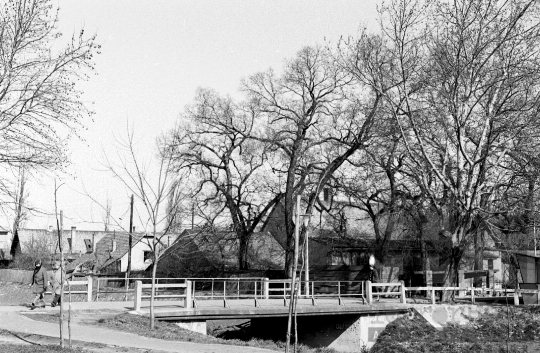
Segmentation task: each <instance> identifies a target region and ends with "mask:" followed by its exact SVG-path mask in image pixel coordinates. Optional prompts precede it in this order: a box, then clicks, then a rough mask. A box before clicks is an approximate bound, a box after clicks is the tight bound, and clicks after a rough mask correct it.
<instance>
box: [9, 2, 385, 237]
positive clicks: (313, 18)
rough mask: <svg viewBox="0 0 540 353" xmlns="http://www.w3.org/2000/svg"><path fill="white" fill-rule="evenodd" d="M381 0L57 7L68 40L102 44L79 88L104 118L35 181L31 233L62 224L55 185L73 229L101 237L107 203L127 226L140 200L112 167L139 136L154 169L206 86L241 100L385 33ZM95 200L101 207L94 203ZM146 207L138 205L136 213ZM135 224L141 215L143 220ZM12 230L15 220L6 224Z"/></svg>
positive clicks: (92, 122)
mask: <svg viewBox="0 0 540 353" xmlns="http://www.w3.org/2000/svg"><path fill="white" fill-rule="evenodd" d="M378 3H380V1H379V0H356V1H340V0H332V1H330V0H327V1H318V0H310V1H281V0H280V1H263V0H243V1H230V0H227V1H218V0H206V1H204V0H203V1H201V0H197V1H195V0H193V1H183V0H157V1H156V0H153V1H148V0H147V1H134V0H114V1H112V0H76V1H75V0H55V4H58V5H59V7H60V12H59V16H60V23H59V26H60V30H61V31H62V32H63V34H64V37H63V39H61V40H68V39H69V38H70V37H71V35H72V34H73V33H79V31H80V30H81V28H84V30H85V33H86V34H88V35H91V34H97V39H96V41H97V43H99V44H100V45H101V50H100V52H101V53H100V54H99V55H97V56H96V57H95V68H96V69H95V72H94V73H92V74H91V76H90V79H89V80H88V82H84V83H83V84H81V85H80V86H79V88H80V89H81V90H82V91H83V96H82V99H83V101H84V102H86V103H87V104H88V106H89V107H90V108H91V109H92V110H93V111H94V112H95V114H94V115H93V116H92V118H91V119H87V120H85V121H83V125H84V128H83V129H81V130H80V131H79V135H80V139H72V140H71V142H70V144H69V154H70V159H71V164H70V165H69V166H68V167H67V168H66V169H65V170H64V171H62V172H56V173H50V172H48V173H35V177H34V178H33V180H32V181H31V183H30V185H29V195H30V196H29V202H30V205H31V206H33V207H36V208H38V209H40V210H42V211H43V213H42V214H35V215H32V216H30V218H29V220H28V221H27V222H26V224H25V227H27V228H47V227H48V226H49V225H52V226H55V224H56V223H55V222H56V221H55V218H54V216H53V214H54V189H55V187H54V185H55V184H54V183H55V180H56V184H57V185H61V186H60V187H59V188H58V192H57V205H58V209H59V210H63V214H64V228H70V227H72V226H75V227H77V229H81V230H102V229H103V223H102V218H103V214H104V211H103V209H102V207H103V205H105V204H106V202H107V199H110V200H111V203H112V214H113V216H114V218H115V219H117V220H118V222H119V224H120V225H121V226H123V227H125V228H128V227H129V226H128V222H129V221H128V219H129V214H128V211H129V197H130V195H131V193H130V192H129V190H127V188H125V186H124V185H123V184H122V183H120V182H118V181H117V180H115V179H114V178H113V176H112V174H111V173H108V172H107V171H106V170H105V168H104V163H105V160H106V159H105V158H106V156H107V157H108V158H109V159H111V160H114V159H115V158H116V156H117V155H118V154H119V153H122V152H121V151H120V152H119V150H118V146H119V142H118V141H120V140H122V139H124V138H125V136H126V133H127V129H128V127H130V128H132V129H133V131H134V133H135V137H136V140H137V146H138V148H139V149H138V151H139V153H140V154H141V158H143V159H144V160H147V161H150V159H151V158H152V156H153V153H155V140H156V138H157V137H158V136H160V135H161V134H163V133H166V132H167V131H168V130H170V129H172V128H174V126H175V121H176V120H177V119H178V117H179V115H180V114H181V113H182V112H183V111H184V109H185V106H186V105H187V104H190V103H191V102H192V101H193V98H194V95H195V91H196V89H197V88H199V87H209V88H213V89H215V90H217V91H218V92H220V93H221V94H224V95H231V96H233V97H239V92H238V89H239V87H240V82H241V79H242V78H244V77H248V76H250V75H252V74H255V73H257V72H260V71H265V70H268V69H270V68H273V69H274V70H277V71H279V70H280V69H281V68H282V67H283V63H284V62H285V60H287V59H291V58H293V57H294V55H295V54H296V53H297V52H298V51H299V50H300V49H301V48H302V47H304V46H306V45H315V44H321V45H325V43H335V42H336V41H337V40H338V39H339V38H340V37H341V36H344V37H347V36H349V35H352V36H355V35H356V34H357V33H358V31H359V30H360V29H361V28H363V27H368V28H370V27H373V26H375V25H376V16H377V13H376V5H377V4H378ZM88 195H91V198H92V199H94V200H95V201H92V199H91V198H90V197H88ZM141 209H142V206H140V205H137V201H136V202H135V210H136V213H137V212H138V213H141V212H142V211H141ZM135 218H136V221H135V225H136V226H138V227H139V229H140V227H141V226H142V225H140V224H139V225H138V224H137V216H135ZM9 225H10V223H9V221H7V224H6V226H8V227H9Z"/></svg>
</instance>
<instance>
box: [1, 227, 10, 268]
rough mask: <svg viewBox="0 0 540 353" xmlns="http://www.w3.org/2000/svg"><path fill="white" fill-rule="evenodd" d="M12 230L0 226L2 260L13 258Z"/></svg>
mask: <svg viewBox="0 0 540 353" xmlns="http://www.w3.org/2000/svg"><path fill="white" fill-rule="evenodd" d="M11 237H12V234H11V231H10V230H7V229H5V228H2V227H0V262H7V261H9V260H11V258H12V256H11Z"/></svg>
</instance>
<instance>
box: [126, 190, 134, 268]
mask: <svg viewBox="0 0 540 353" xmlns="http://www.w3.org/2000/svg"><path fill="white" fill-rule="evenodd" d="M132 232H133V194H131V202H130V203H129V251H128V266H127V274H128V278H130V275H131V247H132V245H133V234H132Z"/></svg>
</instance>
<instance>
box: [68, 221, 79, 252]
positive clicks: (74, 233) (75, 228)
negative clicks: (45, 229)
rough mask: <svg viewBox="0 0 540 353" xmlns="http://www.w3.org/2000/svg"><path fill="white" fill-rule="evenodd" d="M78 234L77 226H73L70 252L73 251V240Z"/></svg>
mask: <svg viewBox="0 0 540 353" xmlns="http://www.w3.org/2000/svg"><path fill="white" fill-rule="evenodd" d="M76 236H77V227H71V234H70V235H69V237H70V239H71V241H70V242H69V252H70V253H72V252H73V242H74V239H75V237H76Z"/></svg>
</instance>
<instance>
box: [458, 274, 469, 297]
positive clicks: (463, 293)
mask: <svg viewBox="0 0 540 353" xmlns="http://www.w3.org/2000/svg"><path fill="white" fill-rule="evenodd" d="M458 283H459V288H462V289H460V290H459V292H458V296H459V297H464V296H466V295H467V287H466V285H465V271H464V270H459V271H458Z"/></svg>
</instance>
